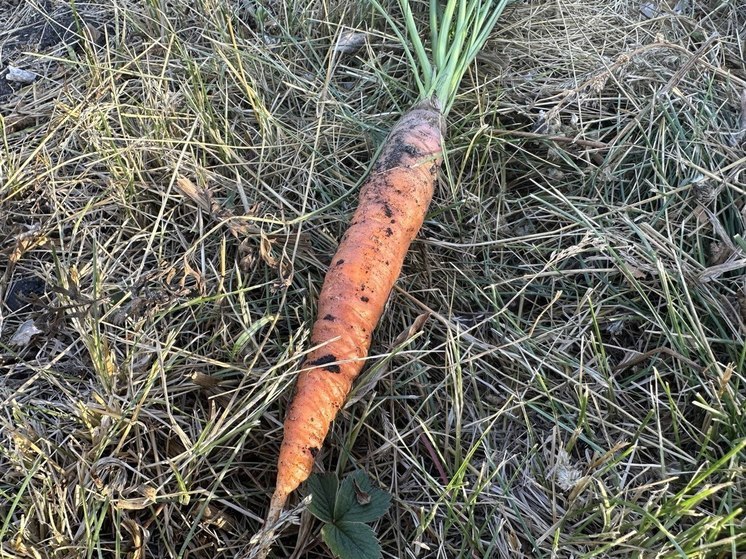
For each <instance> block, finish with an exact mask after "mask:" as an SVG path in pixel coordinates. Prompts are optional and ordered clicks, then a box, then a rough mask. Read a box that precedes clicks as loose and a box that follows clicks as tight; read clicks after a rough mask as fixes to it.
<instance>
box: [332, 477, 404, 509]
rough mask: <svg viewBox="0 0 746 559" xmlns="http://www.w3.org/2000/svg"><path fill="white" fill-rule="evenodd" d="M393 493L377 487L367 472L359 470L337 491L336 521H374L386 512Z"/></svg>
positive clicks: (347, 478)
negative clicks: (390, 493)
mask: <svg viewBox="0 0 746 559" xmlns="http://www.w3.org/2000/svg"><path fill="white" fill-rule="evenodd" d="M390 504H391V495H389V494H388V493H387V492H386V491H383V490H381V489H379V488H378V487H375V486H374V485H373V483H372V482H371V481H370V478H368V476H367V475H365V472H363V471H360V470H358V471H357V472H354V473H353V474H350V475H349V476H347V477H346V478H345V480H344V481H343V482H342V484H341V485H340V486H339V490H338V492H337V502H336V505H335V507H334V519H335V521H345V522H373V521H374V520H377V519H379V518H380V517H381V516H383V515H384V514H386V511H387V510H388V508H389V505H390Z"/></svg>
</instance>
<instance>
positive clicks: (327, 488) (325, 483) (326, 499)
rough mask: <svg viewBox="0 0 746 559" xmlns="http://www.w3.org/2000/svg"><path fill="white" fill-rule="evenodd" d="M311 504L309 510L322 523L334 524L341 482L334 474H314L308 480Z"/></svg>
mask: <svg viewBox="0 0 746 559" xmlns="http://www.w3.org/2000/svg"><path fill="white" fill-rule="evenodd" d="M307 487H308V492H309V493H310V494H311V504H310V505H308V510H309V511H310V513H311V514H312V515H314V516H315V517H316V518H318V519H319V520H321V521H322V522H334V508H335V503H336V500H337V491H338V490H339V481H337V476H335V475H334V474H313V475H312V476H311V477H309V478H308V482H307Z"/></svg>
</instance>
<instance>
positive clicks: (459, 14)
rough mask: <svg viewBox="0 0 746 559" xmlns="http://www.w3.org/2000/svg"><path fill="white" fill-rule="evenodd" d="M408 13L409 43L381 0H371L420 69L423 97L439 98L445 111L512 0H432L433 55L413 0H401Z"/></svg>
mask: <svg viewBox="0 0 746 559" xmlns="http://www.w3.org/2000/svg"><path fill="white" fill-rule="evenodd" d="M398 1H399V6H400V7H401V10H402V13H403V15H404V22H405V24H406V28H407V30H406V35H408V36H409V40H410V41H411V47H410V46H409V45H408V44H407V41H406V40H405V38H404V33H402V31H401V29H400V28H399V26H398V25H397V24H396V23H395V22H394V21H393V20H392V19H391V17H390V16H389V15H388V14H387V13H386V11H385V10H384V8H383V7H382V6H381V4H380V3H379V2H378V0H371V2H372V3H373V5H374V6H375V7H376V8H377V9H378V10H379V11H380V12H381V13H382V14H383V16H384V17H385V18H386V21H387V22H388V23H389V25H391V27H392V29H393V30H394V33H396V35H397V37H398V38H399V40H400V41H401V42H402V45H403V46H404V50H405V53H406V56H407V58H408V59H409V62H410V64H411V65H412V66H413V67H414V68H417V69H418V72H417V73H416V74H415V76H416V80H417V87H418V89H419V91H420V95H421V97H422V98H423V99H433V98H434V99H435V102H436V103H437V104H438V106H439V107H440V108H441V111H442V112H443V114H446V113H448V111H449V110H450V108H451V106H452V105H453V101H454V99H455V97H456V91H457V90H458V87H459V84H460V83H461V78H462V77H463V76H464V73H466V69H467V68H468V67H469V64H471V63H472V61H473V60H474V58H475V57H476V56H477V53H478V52H479V51H480V50H481V49H482V47H483V46H484V43H485V42H486V41H487V37H489V34H490V31H492V28H493V27H494V26H495V23H496V22H497V19H498V18H499V17H500V14H501V13H502V11H503V9H504V8H505V5H506V4H507V3H508V0H447V2H445V5H442V4H443V2H441V1H439V0H430V55H429V56H428V52H427V50H426V49H425V45H424V44H423V42H422V39H421V38H420V32H419V30H418V28H417V23H416V21H415V18H414V14H413V12H412V6H411V5H410V0H398Z"/></svg>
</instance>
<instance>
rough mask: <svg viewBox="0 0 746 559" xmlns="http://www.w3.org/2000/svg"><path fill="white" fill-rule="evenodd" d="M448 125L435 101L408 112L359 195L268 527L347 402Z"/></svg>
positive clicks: (332, 269)
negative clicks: (445, 125) (444, 122)
mask: <svg viewBox="0 0 746 559" xmlns="http://www.w3.org/2000/svg"><path fill="white" fill-rule="evenodd" d="M442 127H443V120H442V117H441V113H440V111H439V110H438V109H437V108H436V107H435V106H434V105H433V104H432V103H430V102H424V103H420V104H419V105H417V106H415V107H414V108H412V109H410V110H409V111H408V112H407V113H405V114H404V115H403V116H402V117H401V119H400V120H399V122H398V123H397V124H396V125H395V126H394V128H393V129H392V130H391V133H390V134H389V137H388V139H387V141H386V143H385V144H384V147H383V149H382V150H381V153H380V155H379V157H378V160H377V162H376V164H375V166H374V167H373V171H372V173H371V175H370V177H369V178H368V179H367V180H366V182H365V184H364V185H363V187H362V190H361V192H360V199H359V202H358V207H357V210H356V211H355V214H354V216H353V218H352V223H351V224H350V227H349V229H348V230H347V232H346V233H345V235H344V237H343V238H342V241H341V242H340V244H339V248H338V249H337V252H336V254H335V255H334V258H333V259H332V262H331V264H330V266H329V271H328V272H327V274H326V278H325V279H324V284H323V287H322V290H321V295H320V296H319V301H318V317H319V318H318V319H317V320H316V322H315V324H314V325H313V331H312V333H311V343H312V344H313V345H318V344H323V345H321V346H320V347H319V348H318V349H316V350H314V351H312V352H311V353H310V354H309V355H308V357H307V358H306V361H305V366H304V371H303V372H301V373H300V375H299V377H298V381H297V385H296V389H295V396H294V397H293V400H292V402H291V404H290V408H289V409H288V412H287V417H286V419H285V434H284V439H283V442H282V447H281V448H280V457H279V461H278V466H277V485H276V489H275V492H274V495H273V497H272V502H271V504H270V512H269V514H268V521H269V522H270V523H271V522H273V521H275V520H276V519H277V517H278V516H279V514H280V512H281V511H282V508H283V507H284V505H285V501H286V499H287V497H288V495H290V493H292V492H293V491H294V490H295V489H296V488H297V487H298V486H299V485H300V484H301V483H302V482H303V481H305V480H306V478H307V477H308V476H309V475H310V473H311V468H312V467H313V460H314V456H315V455H316V452H318V450H319V449H320V448H321V445H322V443H323V441H324V438H325V437H326V434H327V432H328V431H329V426H330V424H331V422H332V420H333V419H334V416H335V415H336V414H337V411H339V409H340V407H341V406H342V404H343V403H344V401H345V399H346V398H347V395H348V393H349V392H350V388H351V386H352V381H353V380H355V378H356V377H357V376H358V374H359V373H360V370H361V369H362V368H363V364H364V363H365V361H364V359H365V357H366V356H367V355H368V350H369V348H370V342H371V334H372V333H373V329H374V328H375V326H376V324H377V323H378V320H379V319H380V317H381V314H382V313H383V308H384V305H385V304H386V300H387V299H388V297H389V294H390V293H391V289H392V288H393V286H394V282H395V281H396V279H397V278H398V277H399V273H400V272H401V268H402V264H403V262H404V257H405V256H406V254H407V250H408V249H409V245H410V243H411V242H412V240H413V239H414V238H415V236H416V235H417V232H418V231H419V230H420V227H421V226H422V222H423V221H424V219H425V214H426V212H427V208H428V206H429V204H430V200H431V198H432V196H433V191H434V187H435V182H436V180H437V170H438V167H439V166H440V162H441V141H442V133H443V130H442Z"/></svg>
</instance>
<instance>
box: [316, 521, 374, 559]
mask: <svg viewBox="0 0 746 559" xmlns="http://www.w3.org/2000/svg"><path fill="white" fill-rule="evenodd" d="M321 537H322V538H323V539H324V543H325V544H326V545H327V547H329V550H330V551H331V552H332V554H333V555H334V557H337V558H339V559H380V558H381V546H380V545H379V544H378V540H377V539H376V534H375V533H374V532H373V529H372V528H371V527H370V526H368V525H367V524H362V523H361V522H344V521H342V522H336V523H334V524H326V525H325V526H324V527H323V528H322V529H321Z"/></svg>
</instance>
